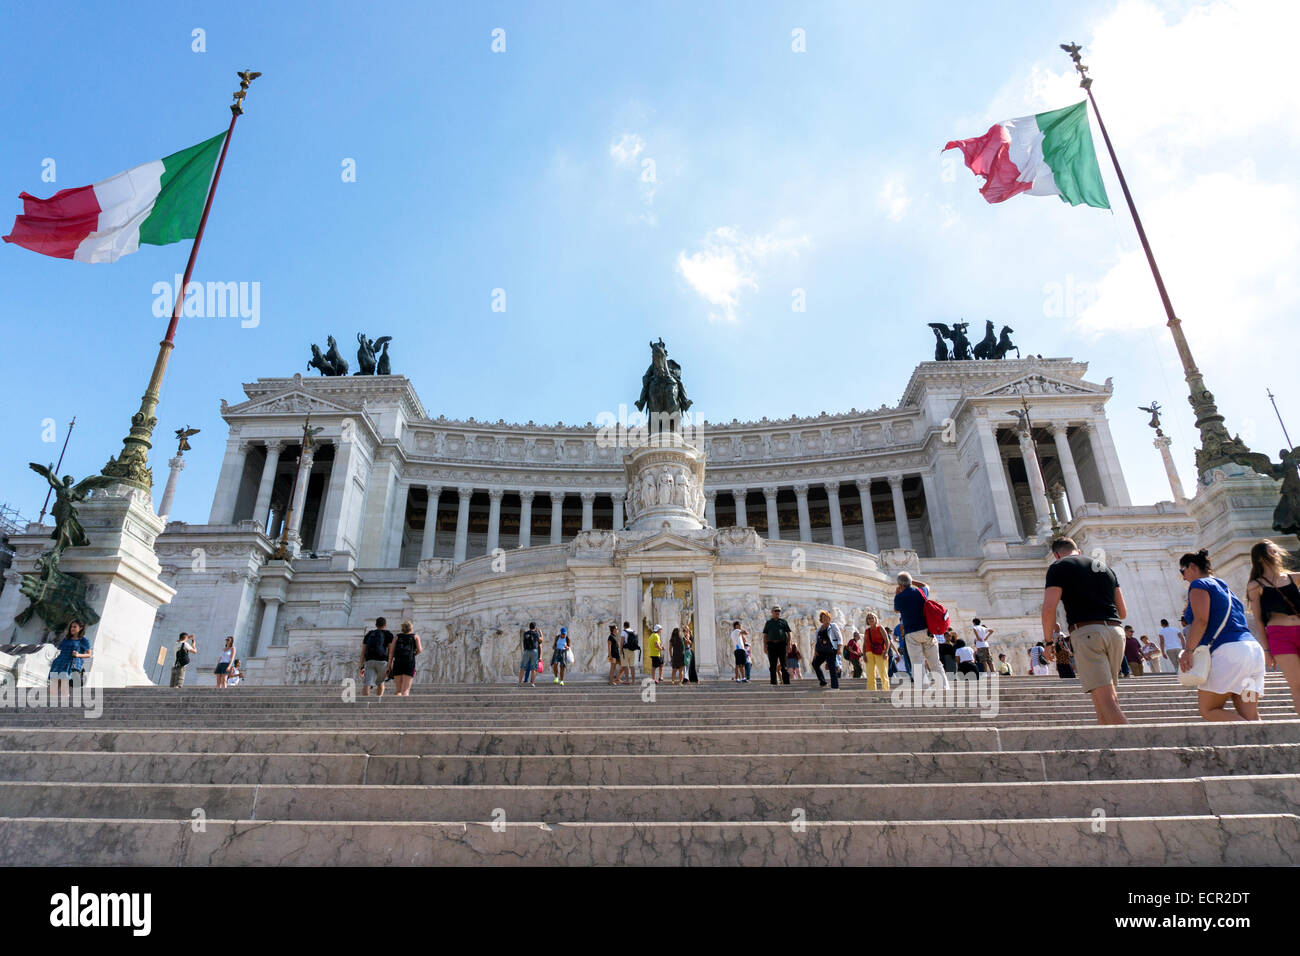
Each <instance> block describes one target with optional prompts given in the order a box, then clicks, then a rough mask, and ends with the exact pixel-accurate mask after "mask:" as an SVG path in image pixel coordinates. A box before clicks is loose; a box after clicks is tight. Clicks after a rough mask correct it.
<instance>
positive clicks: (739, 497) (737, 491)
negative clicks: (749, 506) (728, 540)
mask: <svg viewBox="0 0 1300 956" xmlns="http://www.w3.org/2000/svg"><path fill="white" fill-rule="evenodd" d="M745 494H746V492H745V489H744V488H733V489H732V490H731V497H732V500H734V501H735V502H736V527H737V528H747V527H749V518H748V517H747V516H746V515H745Z"/></svg>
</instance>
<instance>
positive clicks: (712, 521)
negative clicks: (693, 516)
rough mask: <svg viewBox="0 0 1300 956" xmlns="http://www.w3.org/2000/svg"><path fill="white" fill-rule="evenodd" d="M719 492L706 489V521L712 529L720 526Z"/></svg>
mask: <svg viewBox="0 0 1300 956" xmlns="http://www.w3.org/2000/svg"><path fill="white" fill-rule="evenodd" d="M717 498H718V492H717V491H716V490H714V489H713V488H706V489H704V521H705V523H706V524H708V526H709V527H710V528H716V527H717V526H718V503H717Z"/></svg>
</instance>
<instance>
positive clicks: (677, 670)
mask: <svg viewBox="0 0 1300 956" xmlns="http://www.w3.org/2000/svg"><path fill="white" fill-rule="evenodd" d="M668 659H669V661H670V663H671V664H672V668H673V674H672V683H673V684H680V683H681V682H682V675H683V674H684V673H685V672H686V644H685V642H684V641H683V640H682V631H681V628H679V627H675V628H673V632H672V634H670V635H669V636H668Z"/></svg>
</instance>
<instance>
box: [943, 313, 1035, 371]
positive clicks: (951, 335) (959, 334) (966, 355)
mask: <svg viewBox="0 0 1300 956" xmlns="http://www.w3.org/2000/svg"><path fill="white" fill-rule="evenodd" d="M928 324H929V326H930V328H932V329H933V330H934V360H935V361H936V362H965V361H969V360H970V359H1004V358H1006V357H1007V355H1008V353H1010V352H1015V353H1016V358H1020V349H1019V348H1017V347H1016V344H1015V343H1014V342H1012V341H1011V333H1012V332H1014V331H1015V329H1013V328H1012V327H1011V326H1009V325H1004V326H1002V333H1001V334H1000V335H995V334H994V333H993V323H992V322H989V321H985V323H984V338H982V339H980V341H979V343H978V344H976V345H975V346H974V347H972V346H971V344H970V339H969V338H967V337H966V330H967V329H968V328H970V323H969V322H958V323H956V324H955V325H953V327H952V328H948V326H947V325H945V324H944V323H942V322H930V323H928ZM944 339H947V340H948V342H951V343H952V348H951V349H949V348H948V343H947V342H945V341H944Z"/></svg>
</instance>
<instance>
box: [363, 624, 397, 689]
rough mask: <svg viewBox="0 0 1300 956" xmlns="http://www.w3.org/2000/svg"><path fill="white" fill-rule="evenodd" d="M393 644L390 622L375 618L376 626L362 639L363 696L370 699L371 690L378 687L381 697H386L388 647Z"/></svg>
mask: <svg viewBox="0 0 1300 956" xmlns="http://www.w3.org/2000/svg"><path fill="white" fill-rule="evenodd" d="M392 643H393V632H392V631H390V630H388V621H387V620H385V619H384V618H382V617H377V618H375V626H374V629H373V630H371V631H367V632H366V636H365V637H364V638H362V639H361V677H362V685H363V686H362V688H361V696H362V697H369V696H370V688H371V687H378V688H379V692H378V694H379V696H380V697H383V696H384V681H385V680H387V679H388V645H389V644H392Z"/></svg>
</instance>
